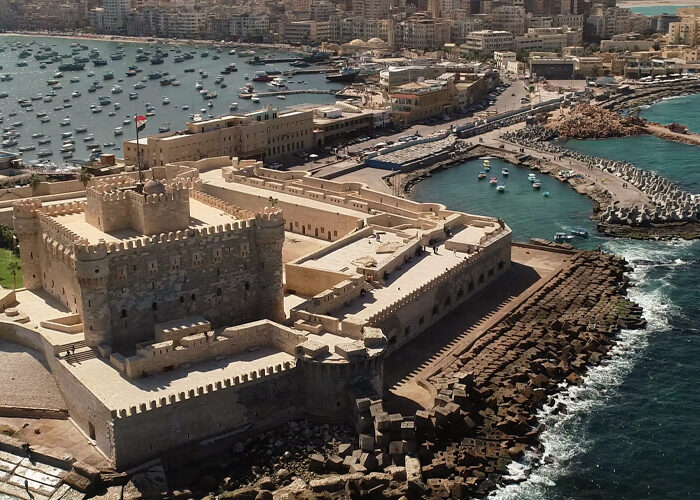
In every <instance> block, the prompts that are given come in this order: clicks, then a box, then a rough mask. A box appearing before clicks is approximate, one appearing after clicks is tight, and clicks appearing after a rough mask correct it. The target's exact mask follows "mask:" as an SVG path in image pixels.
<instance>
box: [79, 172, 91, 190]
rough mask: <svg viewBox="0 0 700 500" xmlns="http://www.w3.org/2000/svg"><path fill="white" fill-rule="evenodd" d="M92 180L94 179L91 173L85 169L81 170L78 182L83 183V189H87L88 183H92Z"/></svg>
mask: <svg viewBox="0 0 700 500" xmlns="http://www.w3.org/2000/svg"><path fill="white" fill-rule="evenodd" d="M90 179H92V174H91V173H90V171H89V170H88V169H87V168H85V167H83V168H81V169H80V173H79V174H78V180H80V182H82V183H83V187H85V188H86V189H87V185H88V182H90Z"/></svg>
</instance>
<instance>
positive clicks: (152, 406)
mask: <svg viewBox="0 0 700 500" xmlns="http://www.w3.org/2000/svg"><path fill="white" fill-rule="evenodd" d="M295 367H296V361H295V360H292V361H285V362H284V363H277V364H275V365H272V366H268V367H265V368H260V369H258V370H252V371H250V372H249V373H244V374H242V375H237V376H235V377H227V378H224V379H222V380H218V381H216V382H213V383H211V384H206V385H202V386H198V387H196V388H193V389H189V390H187V391H181V392H178V393H175V394H170V395H168V396H163V397H160V398H158V399H151V400H150V401H148V402H147V403H140V404H139V405H138V406H137V405H133V406H130V407H128V408H121V409H116V410H111V416H112V418H115V419H121V418H129V417H133V416H135V415H139V414H141V413H145V412H148V411H151V410H157V409H158V408H164V407H167V406H169V405H174V404H177V403H181V402H183V401H187V400H188V399H192V398H197V397H200V396H204V395H207V394H211V393H214V392H217V391H221V390H227V389H232V390H240V389H241V388H242V387H245V386H248V385H252V384H257V383H261V382H265V381H269V380H273V379H276V378H280V377H285V376H288V375H289V374H291V371H292V370H293V369H294V368H295Z"/></svg>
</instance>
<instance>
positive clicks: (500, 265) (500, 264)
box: [498, 261, 503, 271]
mask: <svg viewBox="0 0 700 500" xmlns="http://www.w3.org/2000/svg"><path fill="white" fill-rule="evenodd" d="M501 269H503V261H500V262H499V263H498V270H499V271H500V270H501Z"/></svg>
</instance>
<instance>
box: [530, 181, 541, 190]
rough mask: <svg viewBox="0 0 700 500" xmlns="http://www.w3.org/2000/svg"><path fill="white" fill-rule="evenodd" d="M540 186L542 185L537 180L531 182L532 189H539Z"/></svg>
mask: <svg viewBox="0 0 700 500" xmlns="http://www.w3.org/2000/svg"><path fill="white" fill-rule="evenodd" d="M540 187H542V184H540V183H539V182H533V183H532V189H535V190H537V189H539V188H540Z"/></svg>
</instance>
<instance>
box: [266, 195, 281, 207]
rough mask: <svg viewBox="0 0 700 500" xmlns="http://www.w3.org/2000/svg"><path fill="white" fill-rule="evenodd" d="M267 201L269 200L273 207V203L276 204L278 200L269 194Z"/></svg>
mask: <svg viewBox="0 0 700 500" xmlns="http://www.w3.org/2000/svg"><path fill="white" fill-rule="evenodd" d="M267 201H269V202H270V206H271V207H273V208H274V207H275V205H277V202H278V201H279V200H278V199H277V198H273V197H272V196H270V197H269V198H268V199H267Z"/></svg>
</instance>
